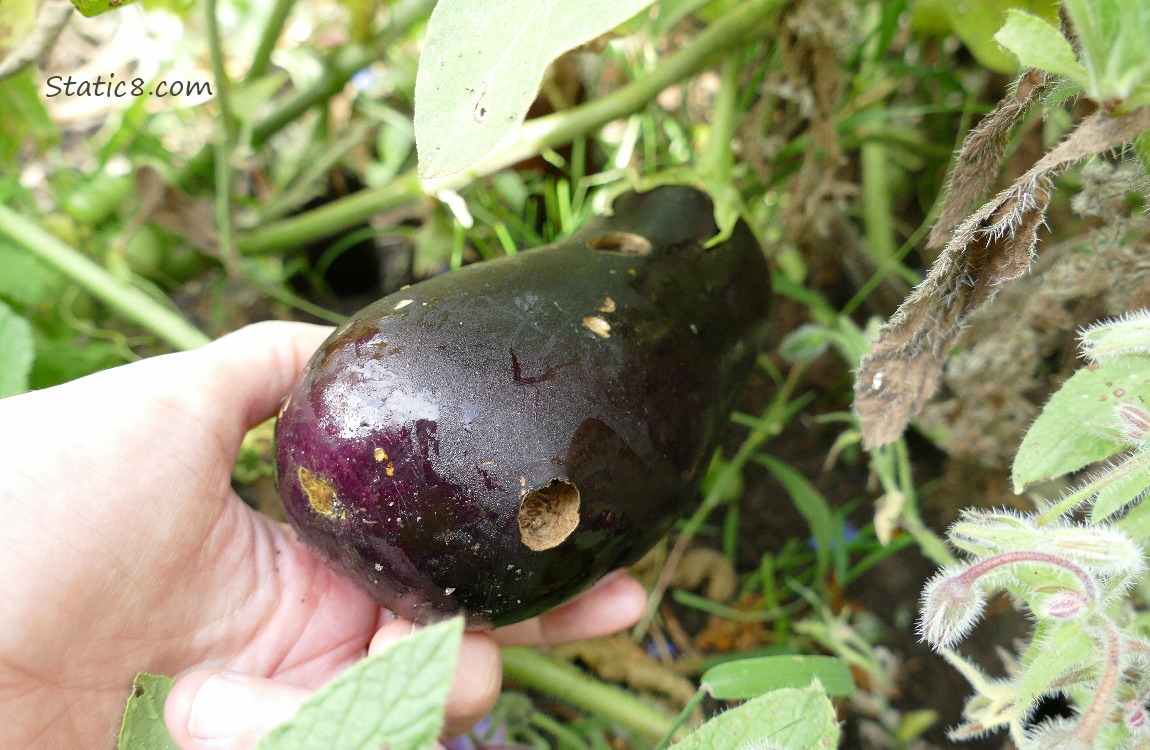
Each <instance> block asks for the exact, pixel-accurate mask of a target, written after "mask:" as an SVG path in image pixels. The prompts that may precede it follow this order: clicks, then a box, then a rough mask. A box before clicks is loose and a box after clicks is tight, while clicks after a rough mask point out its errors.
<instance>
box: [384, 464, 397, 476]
mask: <svg viewBox="0 0 1150 750" xmlns="http://www.w3.org/2000/svg"><path fill="white" fill-rule="evenodd" d="M383 471H384V473H385V474H387V475H388V476H389V477H393V476H395V466H394V465H393V464H392V463H391V462H390V461H389V462H388V463H387V468H386V469H384V470H383Z"/></svg>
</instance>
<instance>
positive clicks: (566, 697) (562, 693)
mask: <svg viewBox="0 0 1150 750" xmlns="http://www.w3.org/2000/svg"><path fill="white" fill-rule="evenodd" d="M502 653H503V673H504V675H505V676H506V677H508V678H510V679H512V680H515V681H516V682H518V683H520V684H522V685H524V686H525V687H529V688H532V689H534V690H539V691H541V692H543V693H546V694H548V695H551V696H554V697H555V698H558V699H560V700H562V701H565V702H567V703H570V704H571V705H573V706H575V707H576V708H581V709H583V710H585V711H588V712H590V713H593V714H596V715H598V716H601V717H603V718H605V719H608V720H610V721H612V722H615V723H616V724H618V725H620V726H622V727H626V728H627V729H629V730H630V731H631V732H633V733H634V734H636V735H639V736H641V737H642V738H644V739H646V740H649V741H652V742H653V741H657V740H658V739H659V738H660V737H662V736H664V735H666V734H667V733H668V732H671V731H673V728H674V719H672V718H671V717H670V716H667V715H666V714H664V713H662V712H661V711H658V710H656V709H655V708H652V707H651V706H649V705H647V704H646V703H644V702H643V701H641V700H639V699H638V698H636V697H635V696H634V695H632V694H631V693H628V692H627V691H626V690H623V689H621V688H617V687H614V686H612V685H608V684H606V683H604V682H601V681H600V680H597V679H595V678H594V677H590V676H588V675H586V674H584V673H583V672H582V671H580V670H579V669H578V668H577V667H574V666H572V665H571V664H568V663H567V662H565V661H560V660H558V659H554V658H552V657H550V656H545V655H544V654H541V653H540V652H538V651H535V650H534V649H529V648H504V649H503V650H502Z"/></svg>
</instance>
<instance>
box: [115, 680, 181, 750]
mask: <svg viewBox="0 0 1150 750" xmlns="http://www.w3.org/2000/svg"><path fill="white" fill-rule="evenodd" d="M173 684H175V683H174V681H173V680H172V678H171V677H165V676H164V675H156V674H148V673H147V672H141V673H140V674H138V675H136V679H135V681H134V682H133V683H132V694H131V695H130V696H128V705H127V706H125V707H124V722H123V724H122V725H121V726H120V741H119V743H118V744H117V745H116V747H118V748H119V750H179V748H177V747H176V743H175V742H173V741H172V737H171V735H169V734H168V725H167V724H165V723H164V703H165V702H166V701H167V700H168V693H170V692H171V691H172V685H173Z"/></svg>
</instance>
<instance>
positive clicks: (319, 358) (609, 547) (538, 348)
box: [276, 186, 770, 628]
mask: <svg viewBox="0 0 1150 750" xmlns="http://www.w3.org/2000/svg"><path fill="white" fill-rule="evenodd" d="M716 231H717V230H716V227H715V223H714V219H713V215H712V204H711V201H710V199H709V198H707V197H706V195H705V194H703V193H701V192H699V191H697V190H694V189H693V188H688V187H681V186H669V187H661V188H656V189H654V190H652V191H650V192H647V193H642V194H637V193H626V194H624V195H622V196H620V197H619V198H618V199H617V200H616V202H615V205H614V214H613V215H612V216H608V217H603V218H599V219H596V220H593V221H592V222H590V223H589V224H588V225H587V226H586V227H584V228H583V229H582V230H581V231H579V232H578V233H577V234H575V235H574V236H572V237H571V238H569V239H567V240H564V241H562V242H560V243H558V244H555V245H551V246H546V247H542V248H538V249H533V250H529V251H525V252H520V253H519V254H517V255H514V256H511V257H507V258H503V259H499V260H493V261H488V262H484V263H479V264H475V265H471V266H467V267H465V268H462V269H460V270H457V271H453V272H450V273H447V274H444V275H442V276H438V277H435V278H432V279H429V280H427V281H424V282H422V283H419V284H416V285H414V286H411V287H408V288H406V289H403V290H401V291H399V292H396V293H395V294H391V295H389V296H387V297H384V298H383V299H381V300H379V301H378V302H375V303H374V304H372V305H370V306H368V307H367V308H365V309H363V310H361V311H360V312H359V313H357V314H355V315H354V316H352V317H351V318H350V319H349V320H348V321H347V322H345V323H344V324H343V325H342V326H340V327H339V328H338V329H337V330H336V331H335V332H334V333H333V334H332V335H331V337H330V338H329V339H328V340H327V341H326V342H325V343H324V344H323V345H322V346H321V347H320V349H319V350H318V351H317V352H316V354H315V355H314V357H313V358H312V360H311V362H310V363H309V365H308V367H307V369H306V372H305V374H304V376H303V378H302V379H301V381H300V382H299V383H298V384H297V386H296V388H295V390H294V391H293V393H292V394H291V396H290V397H289V399H288V400H287V401H286V402H285V405H284V407H283V409H282V411H281V413H280V418H279V421H278V424H277V428H276V458H277V463H278V481H279V490H280V494H281V497H282V499H283V502H284V508H285V510H286V513H287V517H288V519H289V521H290V522H291V524H292V525H293V527H294V528H295V529H296V531H297V532H298V533H299V535H300V537H301V538H302V539H303V540H304V541H305V542H306V543H307V544H308V545H310V546H311V547H312V548H313V549H314V550H316V551H317V552H318V553H319V554H320V555H321V556H322V557H323V558H325V559H326V560H327V561H329V562H330V563H332V564H334V565H335V566H337V567H338V568H340V569H341V570H343V571H344V572H345V573H346V574H347V575H349V576H350V577H351V578H352V579H353V580H355V581H356V582H358V583H359V584H360V585H361V586H362V587H363V588H364V589H365V590H366V591H367V592H368V593H369V594H370V595H371V596H372V597H373V598H374V599H375V600H376V601H378V602H379V603H380V604H382V605H383V606H385V607H387V608H389V609H391V610H392V611H393V612H395V613H397V614H399V615H401V616H403V617H407V618H410V619H412V620H415V621H417V622H429V621H435V620H438V619H442V618H444V617H447V616H451V615H455V614H460V613H462V614H465V615H466V617H467V621H468V625H469V627H473V628H485V627H490V626H499V625H505V624H509V623H512V622H516V621H519V620H523V619H526V618H529V617H532V616H534V615H537V614H540V613H542V612H544V611H546V610H548V609H550V608H552V607H554V606H556V605H558V604H561V603H562V602H564V601H566V600H568V599H570V598H571V597H573V596H575V595H576V594H578V593H579V592H580V591H582V590H584V589H586V588H587V587H588V586H590V585H591V584H592V583H594V582H595V581H596V580H597V579H598V578H599V577H601V576H602V575H603V574H605V573H607V572H609V571H611V570H613V569H615V568H618V567H620V566H623V565H627V564H630V563H632V562H634V561H635V560H637V559H638V558H639V557H640V556H641V555H642V554H643V553H644V552H645V551H646V550H647V549H649V548H650V547H651V546H652V545H653V544H654V543H655V542H656V541H658V540H659V538H660V537H662V536H663V535H664V534H665V533H666V532H667V530H668V528H669V527H670V525H671V524H672V523H673V522H674V521H675V519H677V518H679V517H681V516H682V515H683V514H684V513H686V512H689V511H690V508H691V504H692V502H693V501H694V499H695V497H696V493H697V490H698V485H699V483H700V481H701V478H702V474H703V472H704V471H705V470H706V467H707V465H708V461H709V459H710V456H711V454H712V452H713V450H714V448H715V445H716V442H717V439H718V436H719V433H720V430H721V429H722V427H723V426H724V424H725V423H726V421H727V417H728V414H729V412H730V410H731V408H732V405H733V402H734V400H735V398H736V397H737V395H738V393H739V391H740V389H741V388H742V385H743V383H744V381H745V379H746V377H747V375H748V374H749V372H750V369H751V367H752V364H753V361H754V358H755V355H756V354H757V352H758V351H759V348H760V345H761V341H762V337H763V333H764V328H765V317H766V313H767V308H768V303H769V297H770V277H769V273H768V269H767V265H766V262H765V260H764V257H763V254H762V251H761V249H760V248H759V246H758V244H757V242H756V241H755V239H754V236H753V235H752V233H751V232H750V230H749V229H748V228H747V227H746V225H745V224H743V223H742V222H740V223H739V224H738V226H737V227H736V229H735V231H734V233H733V235H732V236H731V237H730V238H729V239H728V240H726V241H725V242H723V243H721V244H718V245H716V246H714V247H711V248H705V247H704V245H705V243H706V242H707V241H708V239H710V238H711V237H713V236H714V235H715V233H716ZM572 490H576V492H572ZM573 502H574V504H575V505H574V506H573V505H572V503H573ZM529 506H530V507H529ZM540 516H542V521H539V520H538V517H540ZM533 518H535V519H536V520H535V521H533V520H532V519H533ZM533 523H534V524H535V526H534V527H533V526H532V524H533ZM572 525H574V529H573V530H572V529H571V528H570V527H571V526H572ZM540 526H542V528H543V530H544V531H546V532H548V533H551V534H552V536H551V537H547V538H544V539H543V541H540V540H539V539H537V538H534V537H532V536H531V533H532V529H533V528H535V527H540Z"/></svg>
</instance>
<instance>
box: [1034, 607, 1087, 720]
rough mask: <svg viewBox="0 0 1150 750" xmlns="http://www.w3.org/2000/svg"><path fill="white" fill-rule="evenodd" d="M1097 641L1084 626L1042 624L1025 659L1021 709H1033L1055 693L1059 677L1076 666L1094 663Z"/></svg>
mask: <svg viewBox="0 0 1150 750" xmlns="http://www.w3.org/2000/svg"><path fill="white" fill-rule="evenodd" d="M1094 653H1095V646H1094V641H1093V640H1091V638H1090V636H1089V634H1087V633H1086V632H1085V631H1084V630H1083V629H1082V624H1081V623H1080V622H1072V623H1056V622H1051V621H1049V620H1040V621H1039V623H1038V625H1037V627H1036V628H1035V632H1034V637H1033V638H1032V639H1031V641H1030V647H1029V648H1028V649H1027V651H1026V653H1025V654H1024V655H1023V660H1022V663H1023V667H1024V669H1023V671H1022V675H1021V677H1020V679H1019V682H1018V705H1019V706H1029V705H1031V704H1032V703H1034V702H1035V701H1036V700H1038V699H1039V698H1040V697H1042V695H1044V694H1046V693H1048V692H1049V691H1050V689H1051V683H1052V682H1053V681H1054V679H1055V678H1056V677H1058V676H1059V675H1061V674H1062V673H1064V672H1065V671H1066V670H1068V669H1070V668H1071V667H1073V666H1074V665H1076V664H1080V663H1082V662H1085V661H1087V660H1088V659H1091V658H1092V657H1093V656H1094Z"/></svg>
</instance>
